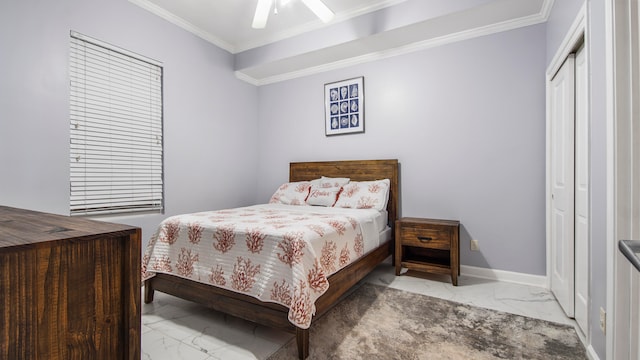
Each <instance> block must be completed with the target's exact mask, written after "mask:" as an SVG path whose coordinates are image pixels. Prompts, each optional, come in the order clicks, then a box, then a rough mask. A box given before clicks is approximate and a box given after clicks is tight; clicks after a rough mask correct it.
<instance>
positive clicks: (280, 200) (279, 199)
mask: <svg viewBox="0 0 640 360" xmlns="http://www.w3.org/2000/svg"><path fill="white" fill-rule="evenodd" d="M310 188H311V182H310V181H299V182H292V183H284V184H282V185H280V187H279V188H278V190H276V192H275V193H274V194H273V196H271V199H270V200H269V204H285V205H306V202H305V200H307V197H308V196H309V189H310Z"/></svg>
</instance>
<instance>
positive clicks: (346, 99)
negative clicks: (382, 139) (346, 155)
mask: <svg viewBox="0 0 640 360" xmlns="http://www.w3.org/2000/svg"><path fill="white" fill-rule="evenodd" d="M324 114H325V115H324V117H325V119H324V122H325V124H324V128H325V135H326V136H330V135H340V134H352V133H361V132H364V77H362V76H361V77H357V78H354V79H349V80H342V81H337V82H333V83H329V84H325V85H324Z"/></svg>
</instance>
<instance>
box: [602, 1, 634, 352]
mask: <svg viewBox="0 0 640 360" xmlns="http://www.w3.org/2000/svg"><path fill="white" fill-rule="evenodd" d="M639 11H640V10H639V9H638V4H637V0H625V1H606V2H605V28H606V36H605V41H606V52H607V54H606V66H607V67H606V75H607V92H606V94H607V99H606V101H607V117H608V119H609V121H607V210H608V211H607V242H606V243H607V245H606V246H607V314H608V316H607V319H606V329H607V331H606V348H607V359H614V358H621V359H624V358H627V357H628V356H629V355H630V354H632V353H633V352H635V353H636V354H637V353H639V352H640V344H635V348H632V346H633V345H634V344H631V343H630V341H629V338H630V333H629V330H630V329H629V328H626V327H627V326H634V324H633V323H632V321H633V320H630V315H631V314H630V313H629V312H630V307H629V304H630V297H631V295H632V291H633V290H630V287H631V286H633V284H634V282H633V281H632V279H631V276H632V275H631V274H630V273H629V272H628V271H625V270H624V264H625V263H624V262H625V261H626V259H623V257H622V255H621V254H620V252H619V251H618V240H623V239H640V196H638V194H639V193H640V164H639V163H638V160H637V159H638V158H640V147H639V146H637V141H638V140H639V139H640V134H639V133H638V127H639V124H638V122H639V121H640V119H639V117H640V110H639V109H638V107H639V106H640V102H639V101H638V96H639V95H640V89H639V88H638V87H639V86H640V75H639V68H640V54H639V53H640V42H639V39H638V34H637V31H638V29H639V28H640V24H639V23H640V14H639ZM627 265H628V264H627ZM627 267H628V266H627ZM638 283H639V282H638V281H637V276H636V281H635V284H636V286H637V284H638ZM635 296H636V297H637V296H638V295H637V294H635ZM631 311H632V310H631ZM635 326H636V327H640V325H639V324H638V320H637V319H636V323H635ZM635 331H636V332H637V331H639V330H638V328H636V329H635Z"/></svg>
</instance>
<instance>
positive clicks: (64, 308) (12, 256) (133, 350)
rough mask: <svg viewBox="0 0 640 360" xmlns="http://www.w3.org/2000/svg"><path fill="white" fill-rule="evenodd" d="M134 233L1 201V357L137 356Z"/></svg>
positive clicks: (130, 229)
mask: <svg viewBox="0 0 640 360" xmlns="http://www.w3.org/2000/svg"><path fill="white" fill-rule="evenodd" d="M140 236H141V231H140V229H139V228H136V227H132V226H127V225H120V224H112V223H106V222H99V221H92V220H88V219H83V218H76V217H73V218H72V217H68V216H61V215H53V214H47V213H41V212H35V211H28V210H22V209H16V208H10V207H4V206H0V307H1V309H0V359H43V360H44V359H47V360H49V359H65V360H66V359H83V360H84V359H136V360H137V359H140V319H141V318H140V316H141V313H140V246H141V245H140Z"/></svg>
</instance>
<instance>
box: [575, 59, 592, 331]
mask: <svg viewBox="0 0 640 360" xmlns="http://www.w3.org/2000/svg"><path fill="white" fill-rule="evenodd" d="M586 65H587V63H586V55H585V51H584V47H581V48H580V50H578V52H577V53H576V71H575V73H576V131H575V139H576V140H575V141H576V147H575V149H576V150H575V151H576V153H575V161H576V170H575V177H576V179H575V187H576V188H575V194H576V200H575V207H576V208H575V222H576V224H575V226H576V227H575V232H576V233H575V262H576V263H575V282H576V283H575V319H576V322H577V323H578V326H579V327H580V329H582V333H583V334H587V330H588V326H589V324H588V316H589V121H588V120H589V119H588V115H587V114H588V113H589V112H588V111H589V109H588V101H589V99H588V96H587V83H586V82H587V66H586Z"/></svg>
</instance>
